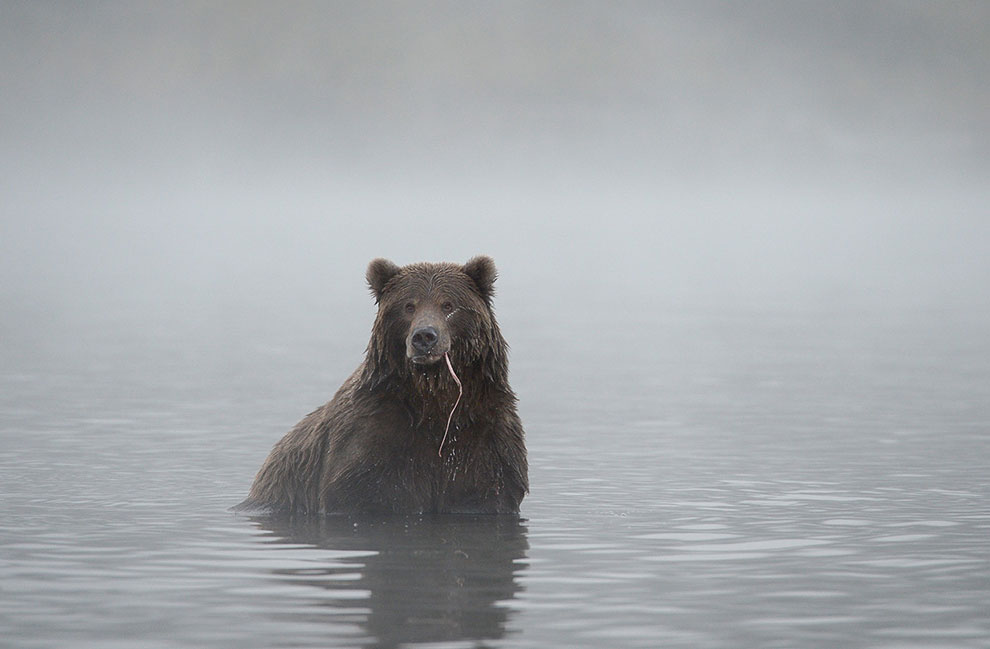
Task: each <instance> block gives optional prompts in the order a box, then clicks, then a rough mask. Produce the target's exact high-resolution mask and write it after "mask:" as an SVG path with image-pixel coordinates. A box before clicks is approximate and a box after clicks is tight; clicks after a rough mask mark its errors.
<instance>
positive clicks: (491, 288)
mask: <svg viewBox="0 0 990 649" xmlns="http://www.w3.org/2000/svg"><path fill="white" fill-rule="evenodd" d="M464 273H465V274H467V276H468V277H470V278H471V279H473V280H474V283H475V285H477V287H478V292H479V293H481V298H482V299H483V300H484V301H485V303H486V304H487V305H488V306H491V305H492V295H494V293H495V278H496V277H498V273H497V272H496V271H495V262H494V261H492V258H491V257H486V256H485V255H481V256H478V257H474V258H473V259H471V260H470V261H468V263H466V264H464Z"/></svg>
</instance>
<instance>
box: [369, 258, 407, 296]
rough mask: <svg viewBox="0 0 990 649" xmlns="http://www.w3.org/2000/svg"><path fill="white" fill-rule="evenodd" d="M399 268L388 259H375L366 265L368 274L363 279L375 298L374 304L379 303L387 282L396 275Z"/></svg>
mask: <svg viewBox="0 0 990 649" xmlns="http://www.w3.org/2000/svg"><path fill="white" fill-rule="evenodd" d="M398 273H399V267H398V266H396V265H395V264H393V263H392V262H390V261H389V260H388V259H375V260H374V261H372V262H371V263H370V264H368V272H367V273H365V278H366V279H367V280H368V287H369V288H370V289H371V292H372V294H373V295H374V296H375V303H376V304H377V303H378V302H381V299H382V292H384V291H385V285H386V284H388V282H389V280H390V279H392V278H393V277H395V276H396V275H398Z"/></svg>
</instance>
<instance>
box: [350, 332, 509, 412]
mask: <svg viewBox="0 0 990 649" xmlns="http://www.w3.org/2000/svg"><path fill="white" fill-rule="evenodd" d="M505 351H506V348H505V347H504V346H498V347H496V348H494V349H489V350H487V353H485V354H484V355H483V356H482V357H481V358H478V359H474V360H473V361H462V360H459V359H458V355H457V354H456V353H454V354H451V364H452V365H453V367H454V371H455V372H456V373H457V378H458V379H460V381H461V387H462V388H463V394H462V395H461V398H460V402H459V403H458V404H457V408H456V409H454V403H455V402H457V398H458V394H459V389H458V386H457V382H456V381H454V378H453V377H452V376H451V374H450V372H449V370H448V368H447V365H446V363H445V362H444V361H442V360H441V361H439V362H438V363H435V364H433V365H430V366H426V367H420V366H416V365H414V364H412V363H411V362H410V361H408V360H407V359H406V358H405V355H404V354H403V355H401V356H400V355H397V354H396V355H388V354H383V353H377V350H376V349H375V348H373V347H372V348H369V350H368V354H367V357H366V358H365V362H364V368H363V370H362V372H361V386H362V388H364V389H366V390H369V391H372V392H375V393H383V394H388V395H391V396H392V397H393V398H395V399H397V400H399V401H401V402H402V403H403V405H404V406H405V407H406V409H407V410H408V411H409V413H410V416H411V418H412V420H413V424H414V425H417V426H423V425H426V426H431V427H437V426H441V427H442V425H443V424H446V422H447V418H448V417H449V416H450V414H451V410H452V409H453V412H454V414H453V420H452V421H453V424H452V425H454V426H457V427H464V426H467V425H469V424H471V423H473V422H474V421H477V420H480V419H482V418H485V417H489V416H491V415H490V412H491V411H492V409H493V408H495V409H498V408H500V407H502V406H503V404H506V403H512V404H514V402H515V396H514V395H513V393H512V390H511V388H510V387H509V382H508V369H507V367H506V363H505V360H504V359H505Z"/></svg>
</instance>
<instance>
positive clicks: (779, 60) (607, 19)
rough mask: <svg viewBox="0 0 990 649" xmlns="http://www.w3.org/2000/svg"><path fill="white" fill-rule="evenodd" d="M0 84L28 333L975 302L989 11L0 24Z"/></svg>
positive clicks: (219, 13)
mask: <svg viewBox="0 0 990 649" xmlns="http://www.w3.org/2000/svg"><path fill="white" fill-rule="evenodd" d="M0 75H2V76H0V79H2V88H3V92H2V95H0V142H2V144H0V193H2V194H0V227H2V231H0V273H2V277H0V299H2V300H3V304H4V310H5V311H7V312H8V313H15V314H25V315H26V316H27V317H29V318H37V317H53V316H58V315H59V314H65V313H69V312H73V313H93V314H99V313H103V312H106V311H107V310H114V309H117V310H120V309H123V310H127V309H129V308H132V309H158V310H159V311H170V312H174V311H175V310H176V309H179V308H183V307H184V306H185V305H187V304H202V303H212V302H215V301H218V300H219V301H222V302H225V303H230V304H234V305H237V304H242V303H253V304H259V303H260V304H265V303H271V304H273V305H278V306H280V308H285V307H286V305H298V304H300V301H310V300H311V301H314V302H318V303H324V302H335V301H339V302H340V303H341V304H350V303H351V301H352V300H358V299H362V300H363V299H366V297H365V295H364V293H365V289H364V287H363V285H362V282H363V272H364V266H365V265H366V264H367V262H368V261H369V260H370V259H371V258H372V257H376V256H382V255H384V256H389V257H391V258H393V259H395V260H396V261H397V262H400V263H406V262H412V261H419V260H436V259H451V260H465V259H467V258H468V257H470V256H472V255H474V254H477V253H480V252H485V253H489V254H491V255H493V256H494V257H495V259H496V262H497V263H498V265H499V267H500V269H501V271H502V280H501V283H502V285H503V289H504V290H506V291H509V290H510V289H511V291H512V292H516V294H517V295H520V294H524V295H525V297H526V298H527V299H529V300H538V299H540V295H539V294H540V292H543V291H546V292H557V293H561V294H566V295H584V296H587V299H588V301H589V302H590V303H592V304H593V303H595V301H596V300H599V299H600V300H603V301H607V300H608V299H610V298H614V297H615V296H616V295H617V294H618V295H626V296H629V297H635V298H643V297H646V298H650V299H655V300H657V301H659V302H663V303H668V302H671V303H679V302H691V301H699V302H713V303H719V302H721V301H726V300H727V301H734V302H740V301H742V302H745V301H748V300H762V299H772V300H778V301H781V300H782V301H785V302H786V301H788V300H792V301H793V300H803V301H810V302H812V303H814V302H821V303H823V304H827V303H830V302H834V301H838V302H842V301H846V300H848V301H853V302H865V303H873V304H879V305H883V304H885V303H886V302H890V303H891V304H894V303H897V304H900V303H905V302H906V303H912V304H921V305H925V304H929V303H930V304H942V303H951V304H962V305H964V304H967V303H971V302H976V303H979V304H982V305H984V306H985V305H986V304H987V293H990V291H988V290H987V289H988V286H990V261H988V259H990V218H988V217H990V215H988V207H987V206H988V205H990V203H988V200H987V199H988V193H990V192H988V191H987V190H988V183H987V180H988V171H990V164H988V162H990V123H988V122H990V4H987V3H985V2H970V3H967V2H952V3H941V2H906V1H904V2H861V1H849V2H840V1H828V2H819V3H814V2H802V3H794V2H788V1H780V2H746V3H722V2H718V3H715V2H693V1H692V2H672V3H667V2H598V3H591V2H543V3H541V2H535V3H534V2H500V3H493V2H461V1H458V2H426V3H420V2H397V3H376V2H360V3H327V2H312V3H295V2H288V3H281V2H280V3H267V2H266V3H263V2H257V3H253V2H175V3H125V2H87V3H68V2H65V3H61V2H58V3H49V2H37V1H28V2H16V1H11V0H6V1H4V2H2V3H0ZM304 309H305V306H300V307H299V310H300V312H302V311H304Z"/></svg>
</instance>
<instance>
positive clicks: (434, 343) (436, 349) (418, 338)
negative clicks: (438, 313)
mask: <svg viewBox="0 0 990 649" xmlns="http://www.w3.org/2000/svg"><path fill="white" fill-rule="evenodd" d="M448 351H450V339H449V338H448V337H447V336H444V335H442V333H441V332H440V331H439V330H438V329H437V328H436V327H434V326H432V325H423V326H418V327H413V329H412V331H411V332H410V334H409V337H408V338H407V339H406V357H407V358H409V360H411V361H412V362H413V363H416V364H417V365H430V364H433V363H436V362H437V361H439V360H440V359H441V358H443V355H444V354H446V353H447V352H448Z"/></svg>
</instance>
